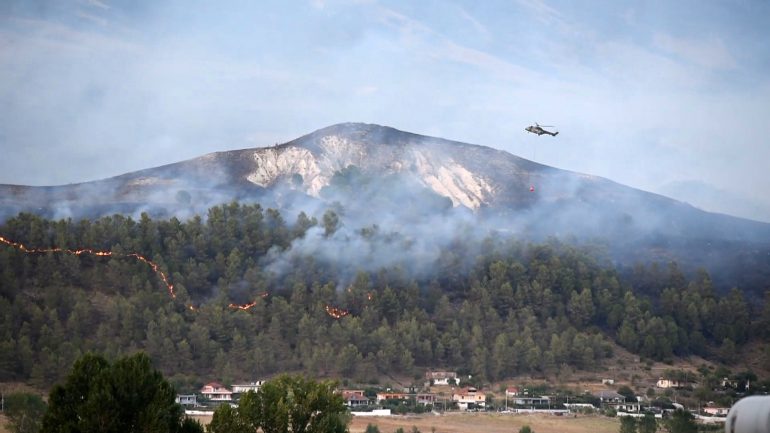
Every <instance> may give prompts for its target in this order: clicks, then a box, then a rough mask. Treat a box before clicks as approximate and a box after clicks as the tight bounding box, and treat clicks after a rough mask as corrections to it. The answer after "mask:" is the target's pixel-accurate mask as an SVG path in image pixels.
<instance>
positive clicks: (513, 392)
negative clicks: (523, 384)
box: [505, 386, 520, 397]
mask: <svg viewBox="0 0 770 433" xmlns="http://www.w3.org/2000/svg"><path fill="white" fill-rule="evenodd" d="M519 394H520V392H519V388H517V387H515V386H509V387H508V388H505V396H506V397H517V396H518V395H519Z"/></svg>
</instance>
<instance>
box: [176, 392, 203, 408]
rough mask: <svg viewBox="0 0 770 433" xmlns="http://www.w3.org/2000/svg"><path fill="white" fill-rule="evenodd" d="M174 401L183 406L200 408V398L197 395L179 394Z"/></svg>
mask: <svg viewBox="0 0 770 433" xmlns="http://www.w3.org/2000/svg"><path fill="white" fill-rule="evenodd" d="M174 401H176V402H177V403H179V404H181V405H182V406H198V396H197V395H195V394H177V395H176V399H174Z"/></svg>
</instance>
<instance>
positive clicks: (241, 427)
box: [208, 375, 350, 433]
mask: <svg viewBox="0 0 770 433" xmlns="http://www.w3.org/2000/svg"><path fill="white" fill-rule="evenodd" d="M336 385H337V384H336V383H335V382H315V381H312V380H308V379H305V378H303V377H301V376H289V375H282V376H279V377H277V378H275V379H273V380H270V381H268V382H266V383H265V384H264V385H263V386H262V387H261V388H260V389H259V391H258V392H256V393H255V392H253V391H250V392H248V393H246V395H245V396H243V397H242V398H241V400H240V402H239V407H238V409H232V408H231V407H230V406H229V405H227V404H225V405H222V406H219V408H217V410H216V412H214V417H213V419H212V420H211V424H209V426H208V431H209V432H210V433H239V432H243V433H245V432H249V431H251V432H253V431H256V430H257V429H261V431H263V432H265V433H282V432H283V433H287V432H288V433H302V432H306V433H345V432H347V431H348V429H347V425H348V423H349V422H350V415H349V414H348V411H347V408H346V407H345V403H344V401H343V400H342V396H340V395H339V394H337V393H335V392H334V389H335V387H336Z"/></svg>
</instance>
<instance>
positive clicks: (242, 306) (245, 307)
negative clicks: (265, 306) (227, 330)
mask: <svg viewBox="0 0 770 433" xmlns="http://www.w3.org/2000/svg"><path fill="white" fill-rule="evenodd" d="M255 305H257V301H254V302H249V303H248V304H230V305H228V307H230V308H235V309H238V310H244V311H245V310H248V309H249V308H251V307H253V306H255Z"/></svg>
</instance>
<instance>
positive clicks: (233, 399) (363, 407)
mask: <svg viewBox="0 0 770 433" xmlns="http://www.w3.org/2000/svg"><path fill="white" fill-rule="evenodd" d="M471 378H472V377H467V379H471ZM464 379H465V378H461V377H460V376H459V375H458V373H457V372H454V371H426V372H425V376H424V381H423V383H421V384H412V385H409V386H402V387H390V386H367V387H361V388H347V387H339V388H338V389H337V390H336V392H337V393H339V394H340V395H341V396H342V398H343V399H344V402H345V405H346V406H347V407H348V409H349V411H350V413H351V415H353V416H358V417H367V416H369V417H371V416H396V415H406V414H423V413H430V414H434V415H441V414H444V413H446V412H453V413H463V412H497V413H502V414H545V415H553V416H572V417H576V416H579V415H592V414H593V415H606V416H613V417H614V416H617V417H622V416H630V417H643V416H645V415H646V414H652V415H653V416H654V417H655V418H665V417H666V416H667V415H668V414H670V413H672V412H674V411H675V410H677V409H680V410H686V411H689V412H691V413H692V414H693V415H694V416H695V418H696V420H698V421H699V422H700V423H704V424H715V423H724V422H725V417H726V416H727V413H728V411H729V409H730V408H729V407H725V406H721V405H718V404H715V403H714V402H702V404H699V405H697V407H689V406H687V407H686V406H685V405H683V404H680V403H677V402H676V401H675V400H676V397H675V398H674V400H673V401H672V400H671V399H669V398H667V397H663V396H666V395H673V396H675V395H676V390H683V389H688V388H689V389H692V386H693V385H694V384H693V383H692V382H689V381H686V380H679V379H672V378H664V377H660V378H659V379H658V380H657V381H656V382H655V383H654V384H650V385H651V386H652V388H650V389H648V392H647V393H646V394H645V395H636V394H635V393H633V392H632V391H631V389H630V388H629V387H628V386H626V385H621V386H617V384H616V383H615V381H614V380H613V379H602V380H601V385H600V386H599V387H598V388H599V389H597V390H594V391H589V390H584V392H582V393H574V392H565V390H562V389H557V388H550V387H544V386H542V385H540V386H538V385H535V386H525V385H519V386H508V385H500V386H499V387H498V388H497V389H496V390H493V389H481V388H477V387H475V386H471V385H468V384H467V381H466V380H464ZM264 383H265V381H264V380H257V381H252V382H240V383H233V384H231V385H230V386H229V387H228V386H225V385H223V384H221V383H219V382H210V383H207V384H205V385H204V386H203V387H202V388H200V390H199V391H198V392H197V393H194V394H179V395H177V398H176V401H177V403H179V404H181V405H183V406H184V407H185V412H186V414H187V415H188V416H204V417H205V416H210V415H212V414H213V412H214V410H215V409H216V407H217V406H218V405H221V404H230V405H233V406H237V404H238V400H239V399H240V397H241V396H243V395H244V394H245V393H247V392H249V391H254V392H257V391H259V389H260V387H261V386H262V385H263V384H264ZM718 386H719V387H720V388H722V389H730V388H734V387H735V386H736V383H735V382H734V381H732V380H730V379H728V378H724V379H723V381H722V382H721V383H720V384H718ZM651 390H654V391H651Z"/></svg>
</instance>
